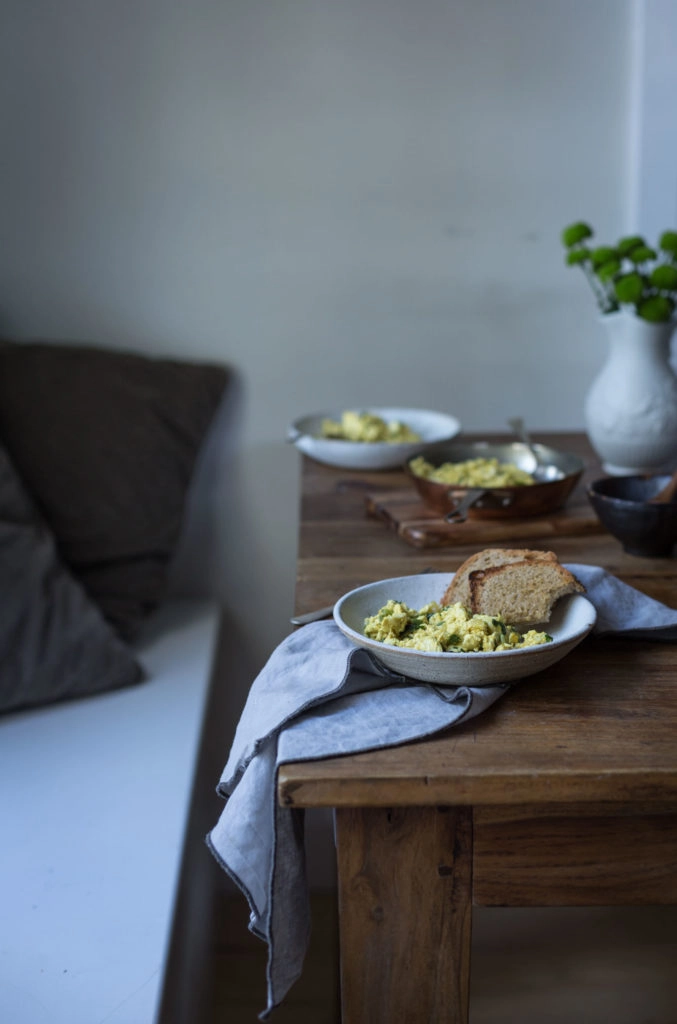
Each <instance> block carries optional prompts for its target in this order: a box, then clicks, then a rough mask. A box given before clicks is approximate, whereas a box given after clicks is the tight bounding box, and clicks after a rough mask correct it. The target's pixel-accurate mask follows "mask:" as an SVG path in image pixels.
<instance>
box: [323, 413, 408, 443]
mask: <svg viewBox="0 0 677 1024" xmlns="http://www.w3.org/2000/svg"><path fill="white" fill-rule="evenodd" d="M322 437H330V438H331V437H333V438H338V439H339V440H341V441H370V442H374V441H387V442H390V443H391V444H401V443H402V442H403V441H404V442H409V441H420V440H421V438H420V436H419V435H418V434H416V433H414V431H413V430H411V429H410V427H408V426H407V425H406V423H400V422H399V420H391V421H390V422H386V420H384V419H381V417H380V416H375V415H374V414H373V413H370V412H352V411H348V412H344V413H342V414H341V419H340V420H330V419H325V420H323V421H322Z"/></svg>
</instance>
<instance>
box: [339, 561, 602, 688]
mask: <svg viewBox="0 0 677 1024" xmlns="http://www.w3.org/2000/svg"><path fill="white" fill-rule="evenodd" d="M452 577H453V573H421V574H419V575H416V576H398V577H396V578H394V579H387V580H379V581H378V582H376V583H368V584H367V585H366V586H363V587H358V588H357V589H356V590H351V591H350V593H348V594H345V595H344V596H343V597H342V598H341V599H340V601H338V602H337V603H336V605H335V607H334V621H335V622H336V624H337V626H338V627H339V629H340V630H341V632H342V633H343V634H344V635H345V636H347V637H348V639H349V640H352V642H353V643H354V644H355V645H356V646H357V647H364V648H366V649H367V650H368V651H371V653H372V654H373V655H374V656H375V657H377V658H378V659H379V661H381V662H382V663H383V664H384V665H385V666H386V667H387V668H389V669H392V671H393V672H399V673H401V674H402V675H404V676H407V677H408V678H410V679H420V680H423V681H425V682H429V683H438V684H440V685H445V686H452V685H453V686H463V685H465V686H491V685H492V684H493V683H506V682H510V681H511V680H514V679H521V678H522V677H524V676H531V675H534V674H535V673H536V672H542V671H543V670H544V669H546V668H549V667H550V666H551V665H554V664H555V663H556V662H558V661H560V659H561V658H564V657H565V656H566V655H567V654H569V652H570V651H572V650H573V649H574V647H576V646H577V645H578V644H579V643H580V642H581V640H583V639H584V638H585V637H586V636H587V635H588V633H589V632H590V630H591V629H592V627H593V626H594V624H595V621H596V618H597V614H596V612H595V608H594V605H593V604H592V603H591V602H590V601H588V599H587V598H586V597H583V595H582V594H569V595H567V596H566V597H563V598H562V599H561V600H560V601H558V602H557V604H556V605H555V608H554V610H553V613H552V616H551V618H550V621H549V622H548V623H547V625H546V626H545V627H544V628H545V629H547V631H548V633H549V634H550V635H551V636H552V642H551V643H547V644H542V645H541V646H538V647H522V648H518V649H517V650H513V651H487V652H477V653H473V654H463V653H459V654H457V653H453V652H439V653H438V652H436V651H417V650H412V649H411V648H408V647H393V646H391V645H390V644H383V643H380V642H379V641H378V640H370V639H369V638H368V637H366V636H365V635H364V632H363V628H364V620H365V618H366V617H367V616H369V615H375V614H376V612H377V611H378V610H379V608H382V607H383V605H384V604H386V603H387V601H388V600H389V599H390V598H394V599H395V600H397V601H404V603H405V604H407V605H409V607H410V608H422V607H423V606H424V605H425V604H428V603H429V602H430V601H439V600H440V598H441V596H442V594H443V593H444V591H445V590H446V589H447V587H448V585H449V583H450V581H451V579H452Z"/></svg>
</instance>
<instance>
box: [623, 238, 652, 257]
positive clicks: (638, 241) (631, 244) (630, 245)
mask: <svg viewBox="0 0 677 1024" xmlns="http://www.w3.org/2000/svg"><path fill="white" fill-rule="evenodd" d="M638 245H646V242H645V241H644V239H643V238H642V236H641V235H628V236H627V237H626V238H621V240H620V242H619V243H618V245H617V246H616V248H617V249H618V252H619V253H620V254H621V256H627V255H628V253H630V252H632V250H633V249H636V248H637V246H638Z"/></svg>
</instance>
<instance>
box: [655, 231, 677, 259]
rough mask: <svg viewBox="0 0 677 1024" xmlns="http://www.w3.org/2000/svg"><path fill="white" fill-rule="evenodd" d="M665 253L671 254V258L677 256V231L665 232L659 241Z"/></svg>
mask: <svg viewBox="0 0 677 1024" xmlns="http://www.w3.org/2000/svg"><path fill="white" fill-rule="evenodd" d="M658 244H659V246H660V247H661V249H662V250H663V252H669V253H670V255H671V256H673V257H674V256H677V231H664V232H663V234H662V235H661V237H660V239H659V241H658Z"/></svg>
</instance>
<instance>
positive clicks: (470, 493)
mask: <svg viewBox="0 0 677 1024" xmlns="http://www.w3.org/2000/svg"><path fill="white" fill-rule="evenodd" d="M486 493H487V490H486V488H484V487H470V488H469V489H468V490H467V491H466V493H465V494H464V495H463V497H462V498H461V500H460V501H459V503H458V505H457V506H456V508H453V509H452V510H451V512H447V514H446V515H445V517H444V518H445V521H446V522H447V523H464V522H465V521H466V519H467V518H468V510H469V509H471V508H472V507H473V505H474V504H475V502H476V501H479V500H480V498H483V497H484V495H485V494H486Z"/></svg>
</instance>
